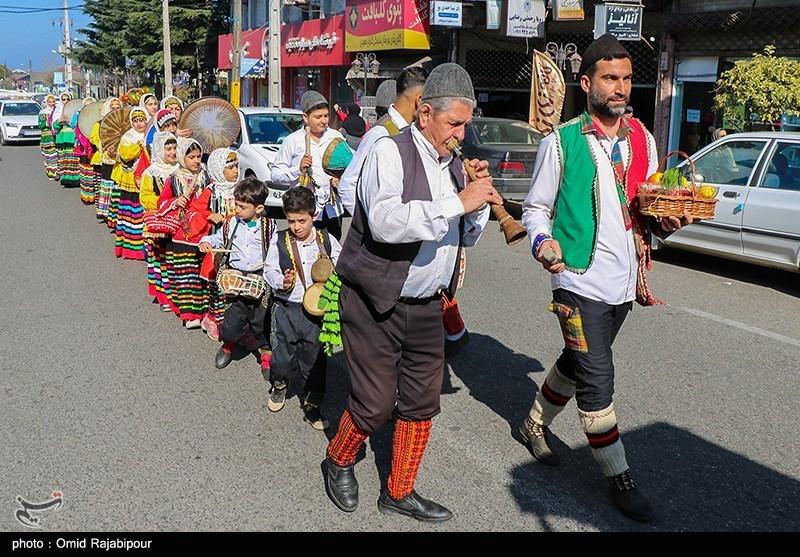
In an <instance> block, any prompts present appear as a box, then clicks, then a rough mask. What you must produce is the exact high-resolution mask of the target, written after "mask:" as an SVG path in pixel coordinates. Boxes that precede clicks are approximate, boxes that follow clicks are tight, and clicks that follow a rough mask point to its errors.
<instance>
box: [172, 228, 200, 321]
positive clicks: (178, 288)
mask: <svg viewBox="0 0 800 557" xmlns="http://www.w3.org/2000/svg"><path fill="white" fill-rule="evenodd" d="M201 256H202V254H201V253H200V251H199V250H198V249H197V247H196V246H189V245H186V244H181V243H178V242H172V241H170V242H168V243H167V256H166V263H167V280H168V281H169V300H170V305H171V306H172V308H173V311H174V312H175V314H176V315H177V316H178V317H180V318H181V319H182V320H183V321H189V320H192V319H202V318H203V314H205V312H206V311H207V310H208V283H207V282H206V281H205V280H203V279H202V278H200V261H201Z"/></svg>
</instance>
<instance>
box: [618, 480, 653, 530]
mask: <svg viewBox="0 0 800 557" xmlns="http://www.w3.org/2000/svg"><path fill="white" fill-rule="evenodd" d="M608 483H609V484H610V485H611V500H612V501H613V502H614V506H615V507H617V510H618V511H619V512H621V513H622V514H624V515H625V516H627V517H628V518H632V519H633V520H638V521H639V522H647V521H649V520H650V519H651V518H653V507H652V506H650V501H649V500H648V499H647V497H645V496H644V494H643V493H642V492H641V490H640V489H639V488H638V487H636V483H634V481H633V478H631V472H630V470H625V471H624V472H623V473H622V474H618V475H616V476H613V477H611V478H608Z"/></svg>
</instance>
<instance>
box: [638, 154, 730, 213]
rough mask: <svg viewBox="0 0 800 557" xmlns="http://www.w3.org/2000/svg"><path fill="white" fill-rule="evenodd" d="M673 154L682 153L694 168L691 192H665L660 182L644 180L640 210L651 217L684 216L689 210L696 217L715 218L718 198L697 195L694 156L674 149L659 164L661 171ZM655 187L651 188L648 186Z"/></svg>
mask: <svg viewBox="0 0 800 557" xmlns="http://www.w3.org/2000/svg"><path fill="white" fill-rule="evenodd" d="M672 155H681V156H682V157H684V158H685V159H686V160H688V161H689V166H690V167H691V169H692V179H691V182H690V183H689V185H690V187H691V193H690V194H681V193H677V192H674V193H665V192H664V191H659V190H658V189H657V188H658V184H651V183H650V182H644V183H642V184H640V187H639V193H638V198H639V212H640V213H642V214H643V215H647V216H650V217H658V218H661V217H682V216H683V212H684V211H689V214H690V215H692V217H693V218H695V219H713V218H714V209H715V207H716V204H717V201H719V200H718V199H716V198H715V197H700V196H699V195H697V190H698V188H697V184H696V182H695V168H694V162H693V161H692V158H691V157H690V156H689V155H687V154H686V153H684V152H683V151H672V152H671V153H667V155H666V156H665V157H664V158H663V159H661V164H660V165H659V166H658V170H659V172H663V171H664V170H663V168H664V165H665V164H666V162H667V160H668V159H669V158H670V157H671V156H672ZM648 185H649V186H651V187H654V189H652V190H650V189H648V188H647V186H648Z"/></svg>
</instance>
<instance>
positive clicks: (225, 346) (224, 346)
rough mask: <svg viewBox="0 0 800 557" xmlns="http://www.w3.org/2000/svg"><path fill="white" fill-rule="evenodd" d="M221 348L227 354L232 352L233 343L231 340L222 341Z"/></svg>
mask: <svg viewBox="0 0 800 557" xmlns="http://www.w3.org/2000/svg"><path fill="white" fill-rule="evenodd" d="M222 350H223V351H224V352H226V353H228V354H230V353H231V352H233V343H232V342H223V343H222Z"/></svg>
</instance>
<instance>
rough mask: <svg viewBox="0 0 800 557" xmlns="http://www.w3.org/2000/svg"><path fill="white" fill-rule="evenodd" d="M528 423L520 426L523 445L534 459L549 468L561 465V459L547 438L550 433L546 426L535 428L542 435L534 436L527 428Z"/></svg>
mask: <svg viewBox="0 0 800 557" xmlns="http://www.w3.org/2000/svg"><path fill="white" fill-rule="evenodd" d="M527 421H528V420H526V421H525V422H523V423H522V425H521V426H519V434H520V435H521V436H522V444H523V445H525V446H526V447H527V448H528V451H529V452H530V453H531V455H532V456H533V458H535V459H536V460H538V461H539V462H541V463H542V464H546V465H547V466H558V465H559V464H560V463H561V457H559V456H558V453H557V452H555V451H554V450H553V447H551V446H550V442H549V441H548V439H547V437H548V435H550V431H549V430H548V429H547V427H545V426H535V427H536V429H537V431H538V432H540V433H541V435H535V434H532V433H531V432H530V431H529V430H528V427H527Z"/></svg>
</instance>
